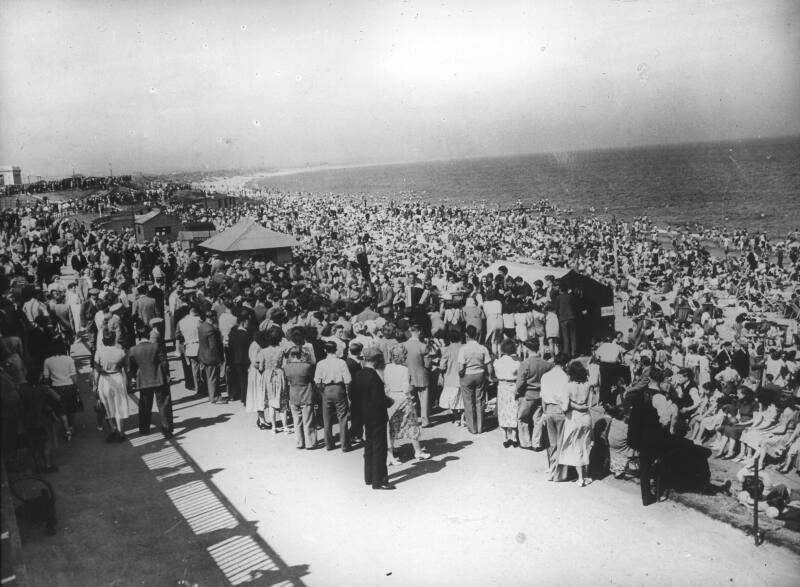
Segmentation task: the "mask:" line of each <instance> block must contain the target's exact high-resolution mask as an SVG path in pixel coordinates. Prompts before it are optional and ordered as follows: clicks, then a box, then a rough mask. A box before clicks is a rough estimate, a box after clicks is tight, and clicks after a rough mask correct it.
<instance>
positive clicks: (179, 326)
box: [0, 191, 800, 503]
mask: <svg viewBox="0 0 800 587" xmlns="http://www.w3.org/2000/svg"><path fill="white" fill-rule="evenodd" d="M151 196H152V197H153V198H155V197H156V194H151ZM150 203H151V204H155V200H153V201H152V202H150ZM161 206H162V208H163V209H164V210H166V211H167V212H168V213H169V214H172V215H177V216H178V217H180V218H181V219H182V221H184V222H198V221H200V222H212V223H213V224H214V225H215V226H216V227H217V229H218V230H223V229H225V228H227V227H229V226H231V225H233V224H234V223H236V222H237V221H239V220H241V219H243V218H254V219H256V220H257V221H259V222H260V223H261V224H263V225H265V226H267V227H268V228H271V229H274V230H278V231H281V232H285V233H290V234H293V235H294V236H295V237H296V238H297V239H298V240H299V241H300V242H301V245H300V246H299V247H297V248H296V249H295V250H294V251H293V258H292V261H291V262H290V263H287V264H284V265H280V266H279V265H277V264H275V263H274V262H271V261H268V260H266V258H260V257H250V258H247V257H246V258H223V257H221V256H219V255H209V254H207V253H204V252H202V251H197V250H191V249H185V248H183V247H182V246H181V243H178V242H169V241H165V240H159V239H154V240H153V241H152V242H145V243H140V242H137V241H136V239H135V238H134V235H133V234H131V233H122V234H119V233H116V232H113V231H107V230H103V229H101V228H95V227H92V226H91V225H89V224H86V223H83V222H81V221H78V220H77V219H75V218H58V217H56V216H54V215H53V214H52V210H50V209H49V208H48V207H46V206H33V207H30V208H21V209H16V210H5V211H3V212H2V213H0V228H2V238H1V239H0V290H1V291H2V292H3V297H2V305H0V313H1V315H0V335H1V336H2V344H1V345H0V351H2V357H0V361H2V365H1V366H2V377H3V382H4V385H3V407H4V409H3V418H4V426H3V430H4V434H3V455H4V459H5V461H6V463H7V464H8V465H9V466H11V467H19V466H20V465H21V464H22V463H21V462H20V461H19V458H20V454H21V453H20V451H19V450H18V449H20V448H22V447H25V448H26V449H27V450H29V451H30V452H31V454H33V455H35V458H34V461H35V466H36V468H37V469H38V470H40V471H45V472H47V471H53V470H55V468H56V466H55V464H54V463H53V460H52V448H53V447H55V446H56V445H57V444H58V441H59V440H67V441H69V440H70V439H71V438H72V435H73V434H74V433H75V430H74V425H73V424H74V416H75V413H76V412H77V411H78V410H80V409H83V406H82V402H81V396H80V394H79V393H77V391H76V385H77V383H78V380H77V378H78V374H77V370H76V367H75V363H74V359H73V358H71V357H70V353H69V350H70V348H71V347H72V344H73V343H74V342H75V341H76V340H79V341H82V342H83V343H84V344H85V346H86V347H87V348H88V349H89V352H90V358H91V365H92V377H91V389H92V391H93V392H94V394H95V396H96V402H95V405H94V406H92V407H93V408H94V409H95V410H96V412H97V414H98V427H99V428H101V429H103V428H105V429H106V431H107V437H106V440H107V441H108V442H120V441H122V440H124V438H125V427H126V423H127V419H128V417H129V416H130V415H131V407H130V400H129V397H130V394H131V393H132V392H134V391H135V392H136V393H139V399H138V402H139V414H140V416H139V419H138V425H139V431H140V432H141V433H149V431H150V411H151V409H152V405H153V401H154V400H155V401H156V402H157V404H158V408H159V412H160V419H159V420H160V424H161V431H162V433H163V434H164V435H165V436H166V437H171V436H172V434H173V425H172V415H171V399H170V391H169V390H170V372H169V367H168V362H167V361H168V359H167V351H168V349H169V348H170V345H171V344H172V343H173V341H174V344H175V351H176V358H179V360H180V362H181V365H182V376H183V377H182V378H183V382H184V385H185V387H186V388H187V389H190V390H195V391H196V392H197V393H198V394H199V395H201V396H203V397H208V399H209V401H210V402H212V403H224V402H231V401H239V402H242V403H243V404H244V408H243V409H244V410H246V411H248V412H254V413H255V420H256V423H255V424H256V426H258V427H259V428H261V429H263V430H271V431H272V433H279V432H287V433H288V432H291V433H293V434H294V435H295V438H296V441H297V447H298V448H299V449H315V448H318V447H321V446H324V447H325V448H327V449H328V450H334V448H335V447H336V440H337V435H336V434H334V431H335V429H336V422H337V421H338V445H339V447H340V448H341V449H342V450H345V451H348V450H352V449H353V448H354V447H356V446H358V445H359V444H363V445H364V447H365V481H367V482H368V483H369V484H371V485H372V486H373V487H375V488H376V489H386V488H391V485H390V484H389V483H388V478H387V474H386V466H387V465H388V466H392V465H393V464H394V463H396V462H397V459H398V458H399V455H400V452H401V451H399V448H400V445H402V444H410V445H411V447H412V449H413V455H414V458H416V459H426V458H428V457H429V456H430V455H429V454H428V452H427V451H426V450H425V429H426V427H429V426H431V425H433V424H435V423H436V422H441V421H442V418H441V416H440V414H442V415H444V416H445V417H446V418H445V419H449V420H451V421H452V425H454V426H465V427H466V428H467V430H468V431H469V432H470V433H473V434H481V433H483V432H484V430H485V429H486V414H487V410H488V411H489V412H490V413H492V414H494V415H495V416H496V418H497V423H498V426H499V429H500V431H501V435H500V436H501V440H502V443H503V446H505V447H506V448H526V449H533V450H545V451H546V454H547V458H548V463H549V467H548V473H547V475H548V479H550V480H552V481H562V480H566V479H574V478H577V479H576V482H577V484H578V485H579V486H582V487H583V486H586V485H588V484H589V483H590V482H591V477H590V472H591V468H592V467H596V466H600V467H603V466H604V465H603V463H604V462H607V465H608V466H610V468H611V470H612V471H613V472H614V473H615V474H617V475H625V474H626V472H627V471H628V470H635V466H636V464H637V461H638V470H639V475H640V477H641V479H642V481H643V482H642V491H643V494H642V498H643V501H644V502H645V503H650V502H652V501H653V499H654V496H653V494H652V492H651V489H650V485H649V480H650V477H651V476H652V471H653V468H654V467H655V468H658V467H662V468H663V467H667V466H669V468H670V470H671V471H672V472H673V473H675V476H676V477H677V478H678V480H683V481H684V482H687V483H688V482H691V483H693V484H696V485H697V486H703V485H707V483H708V481H709V478H708V470H707V463H706V464H705V467H704V465H703V463H704V462H705V461H704V459H705V456H704V455H705V452H704V451H705V449H703V443H704V442H705V443H713V446H714V448H715V449H716V450H717V451H718V453H719V454H720V456H722V457H731V458H737V459H740V460H742V461H743V462H746V463H749V462H752V460H753V458H754V457H756V456H759V457H760V458H761V459H762V461H766V462H770V460H771V459H772V460H773V461H774V462H776V463H777V466H778V467H780V468H781V469H782V470H785V471H788V470H790V469H792V468H796V467H797V466H798V462H797V459H798V451H799V450H800V442H798V436H797V430H798V427H797V420H798V409H797V401H798V388H799V387H800V375H799V369H800V364H799V363H798V361H797V357H796V350H797V328H796V322H795V321H792V320H772V321H770V320H767V319H765V317H764V316H763V315H762V314H761V310H763V309H764V308H763V303H762V302H763V300H764V299H765V298H766V296H775V295H779V296H783V297H784V298H785V302H786V305H787V306H788V307H791V306H792V305H793V304H796V303H797V295H798V292H797V288H798V283H800V279H799V274H798V271H799V270H800V263H799V262H798V255H797V251H798V248H797V247H796V246H795V243H796V241H794V240H793V238H791V237H790V238H787V239H786V241H785V242H783V243H782V244H781V245H780V246H779V247H777V248H779V249H780V250H785V251H787V255H786V256H783V255H780V256H778V257H777V258H776V257H775V256H774V255H771V254H770V252H771V251H773V250H774V249H773V247H772V245H771V244H770V243H769V241H768V239H766V237H764V235H758V236H757V237H754V238H745V237H744V236H742V235H741V234H737V240H736V243H737V244H740V245H742V246H743V247H744V250H741V251H737V252H736V253H734V254H725V255H719V256H715V255H711V254H710V253H709V252H708V250H707V249H705V248H704V246H703V244H702V242H701V241H700V239H699V238H692V237H690V236H688V235H685V234H683V235H681V236H680V237H676V238H672V239H670V238H664V236H663V234H662V233H661V232H659V230H658V229H657V227H656V226H654V225H653V223H652V222H650V221H649V220H648V219H647V218H646V217H642V218H637V219H634V220H632V221H617V220H615V219H605V218H602V217H600V216H596V215H594V214H588V215H585V216H582V215H577V214H574V213H567V212H565V211H563V210H559V209H558V208H557V207H556V206H554V205H553V204H552V203H550V202H548V201H541V202H537V203H535V204H532V205H530V206H527V207H515V208H508V209H499V208H490V207H486V206H473V207H470V206H464V207H444V206H437V205H433V204H430V203H426V202H424V201H421V200H419V199H413V198H406V199H402V200H392V199H379V198H376V199H373V200H370V201H368V200H366V199H365V198H361V197H347V196H334V195H330V194H329V195H310V194H280V193H276V192H274V191H268V192H265V193H261V194H255V195H254V197H251V198H248V199H243V200H242V202H241V204H240V205H238V206H236V207H233V208H223V209H214V210H210V209H207V208H205V207H204V206H203V205H202V204H171V203H170V202H169V201H166V202H162V203H161ZM498 259H509V260H513V259H518V260H525V261H529V262H532V263H537V264H540V265H543V266H552V267H570V268H574V269H576V270H577V271H579V272H580V273H582V274H584V275H587V276H590V277H592V278H593V279H595V280H597V281H600V282H603V283H606V284H609V285H611V286H613V287H614V288H615V291H616V293H617V296H618V303H619V304H620V305H622V306H624V309H625V314H626V316H627V320H629V321H630V324H631V326H630V328H629V329H628V330H627V332H625V331H620V332H617V334H616V336H615V337H607V338H606V339H605V340H595V341H593V342H594V345H593V347H592V348H591V349H579V348H578V345H577V343H576V338H575V322H576V320H579V319H580V316H579V314H580V312H581V309H580V308H581V305H580V292H577V291H572V290H570V289H569V288H568V287H566V286H564V285H562V284H560V283H559V280H558V279H556V278H554V277H553V276H552V275H548V276H546V277H544V279H542V280H541V281H538V280H537V281H536V282H534V283H527V282H525V281H524V279H522V278H521V277H516V276H512V275H509V272H508V270H507V269H506V268H505V267H501V268H500V269H499V270H498V271H496V272H494V273H486V268H487V267H488V266H489V265H490V264H491V263H492V262H494V261H496V260H498ZM64 267H67V268H68V271H66V272H65V271H64V270H63V268H64ZM64 274H67V275H68V277H64ZM728 301H729V302H730V303H732V304H737V305H738V307H740V308H741V310H742V311H741V313H740V314H739V315H738V316H736V318H735V319H730V317H726V314H725V311H724V308H723V307H722V306H723V305H724V304H723V302H726V303H727V302H728ZM583 351H587V352H583ZM373 372H374V373H373ZM376 376H377V378H376ZM6 408H8V409H6ZM382 412H383V414H382ZM434 416H436V417H434ZM493 417H494V416H493ZM381 427H383V428H381ZM57 430H60V433H58V434H57V433H56V431H57ZM319 430H321V431H322V436H323V440H322V442H318V440H317V432H318V431H319ZM59 436H60V437H61V438H59ZM601 447H606V449H607V450H605V451H603V450H600V451H598V448H601ZM598 455H599V456H598ZM598 463H599V464H598Z"/></svg>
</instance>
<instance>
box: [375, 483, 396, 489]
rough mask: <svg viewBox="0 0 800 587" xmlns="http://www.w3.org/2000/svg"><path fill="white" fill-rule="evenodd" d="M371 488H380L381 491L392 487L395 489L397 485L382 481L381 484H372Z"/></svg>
mask: <svg viewBox="0 0 800 587" xmlns="http://www.w3.org/2000/svg"><path fill="white" fill-rule="evenodd" d="M372 488H373V489H380V490H383V491H390V490H392V489H397V487H395V486H394V485H391V484H389V483H382V484H381V485H373V486H372Z"/></svg>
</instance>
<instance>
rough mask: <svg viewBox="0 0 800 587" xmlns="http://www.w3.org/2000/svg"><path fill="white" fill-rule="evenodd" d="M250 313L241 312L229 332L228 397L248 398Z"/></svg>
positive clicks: (250, 340)
mask: <svg viewBox="0 0 800 587" xmlns="http://www.w3.org/2000/svg"><path fill="white" fill-rule="evenodd" d="M249 322H250V314H249V313H248V312H246V311H242V312H239V316H238V317H237V319H236V326H234V327H233V329H232V330H231V331H230V334H228V397H229V398H230V399H232V400H241V401H242V403H245V400H246V399H247V370H248V369H249V368H250V343H251V342H252V341H253V337H252V336H251V334H250V330H249V329H248V323H249Z"/></svg>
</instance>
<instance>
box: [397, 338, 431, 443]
mask: <svg viewBox="0 0 800 587" xmlns="http://www.w3.org/2000/svg"><path fill="white" fill-rule="evenodd" d="M409 332H410V333H411V338H409V339H408V340H407V341H405V342H404V343H403V346H404V347H406V351H407V352H408V358H407V359H406V366H407V367H408V374H409V376H410V377H411V395H412V396H414V403H415V404H416V406H417V415H421V416H422V425H423V426H424V427H428V426H430V425H431V423H430V414H429V409H430V407H429V399H430V398H429V394H428V387H429V385H430V375H429V373H428V370H429V368H430V357H429V356H428V345H426V344H425V343H424V342H422V341H421V340H420V337H421V335H422V329H421V328H420V327H419V325H417V324H412V325H411V328H410V329H409Z"/></svg>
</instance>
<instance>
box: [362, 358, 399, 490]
mask: <svg viewBox="0 0 800 587" xmlns="http://www.w3.org/2000/svg"><path fill="white" fill-rule="evenodd" d="M383 367H384V359H383V353H382V352H381V351H380V349H377V348H375V347H370V348H368V349H367V350H366V351H364V366H363V368H362V369H360V370H359V371H358V372H356V374H355V376H354V377H353V383H352V385H353V392H354V393H353V397H354V398H355V401H356V402H357V405H356V406H355V409H356V410H357V411H358V413H359V415H360V416H361V421H362V423H363V425H364V483H365V484H367V485H371V486H372V488H373V489H394V488H395V487H394V485H390V484H389V473H388V471H387V470H386V456H387V453H388V443H387V430H386V427H387V425H388V423H389V415H388V412H387V411H386V410H387V408H388V407H389V406H390V405H391V404H392V400H391V399H390V398H388V397H387V396H386V393H385V391H384V387H383V379H381V376H380V375H378V371H379V370H381V369H383Z"/></svg>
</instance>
